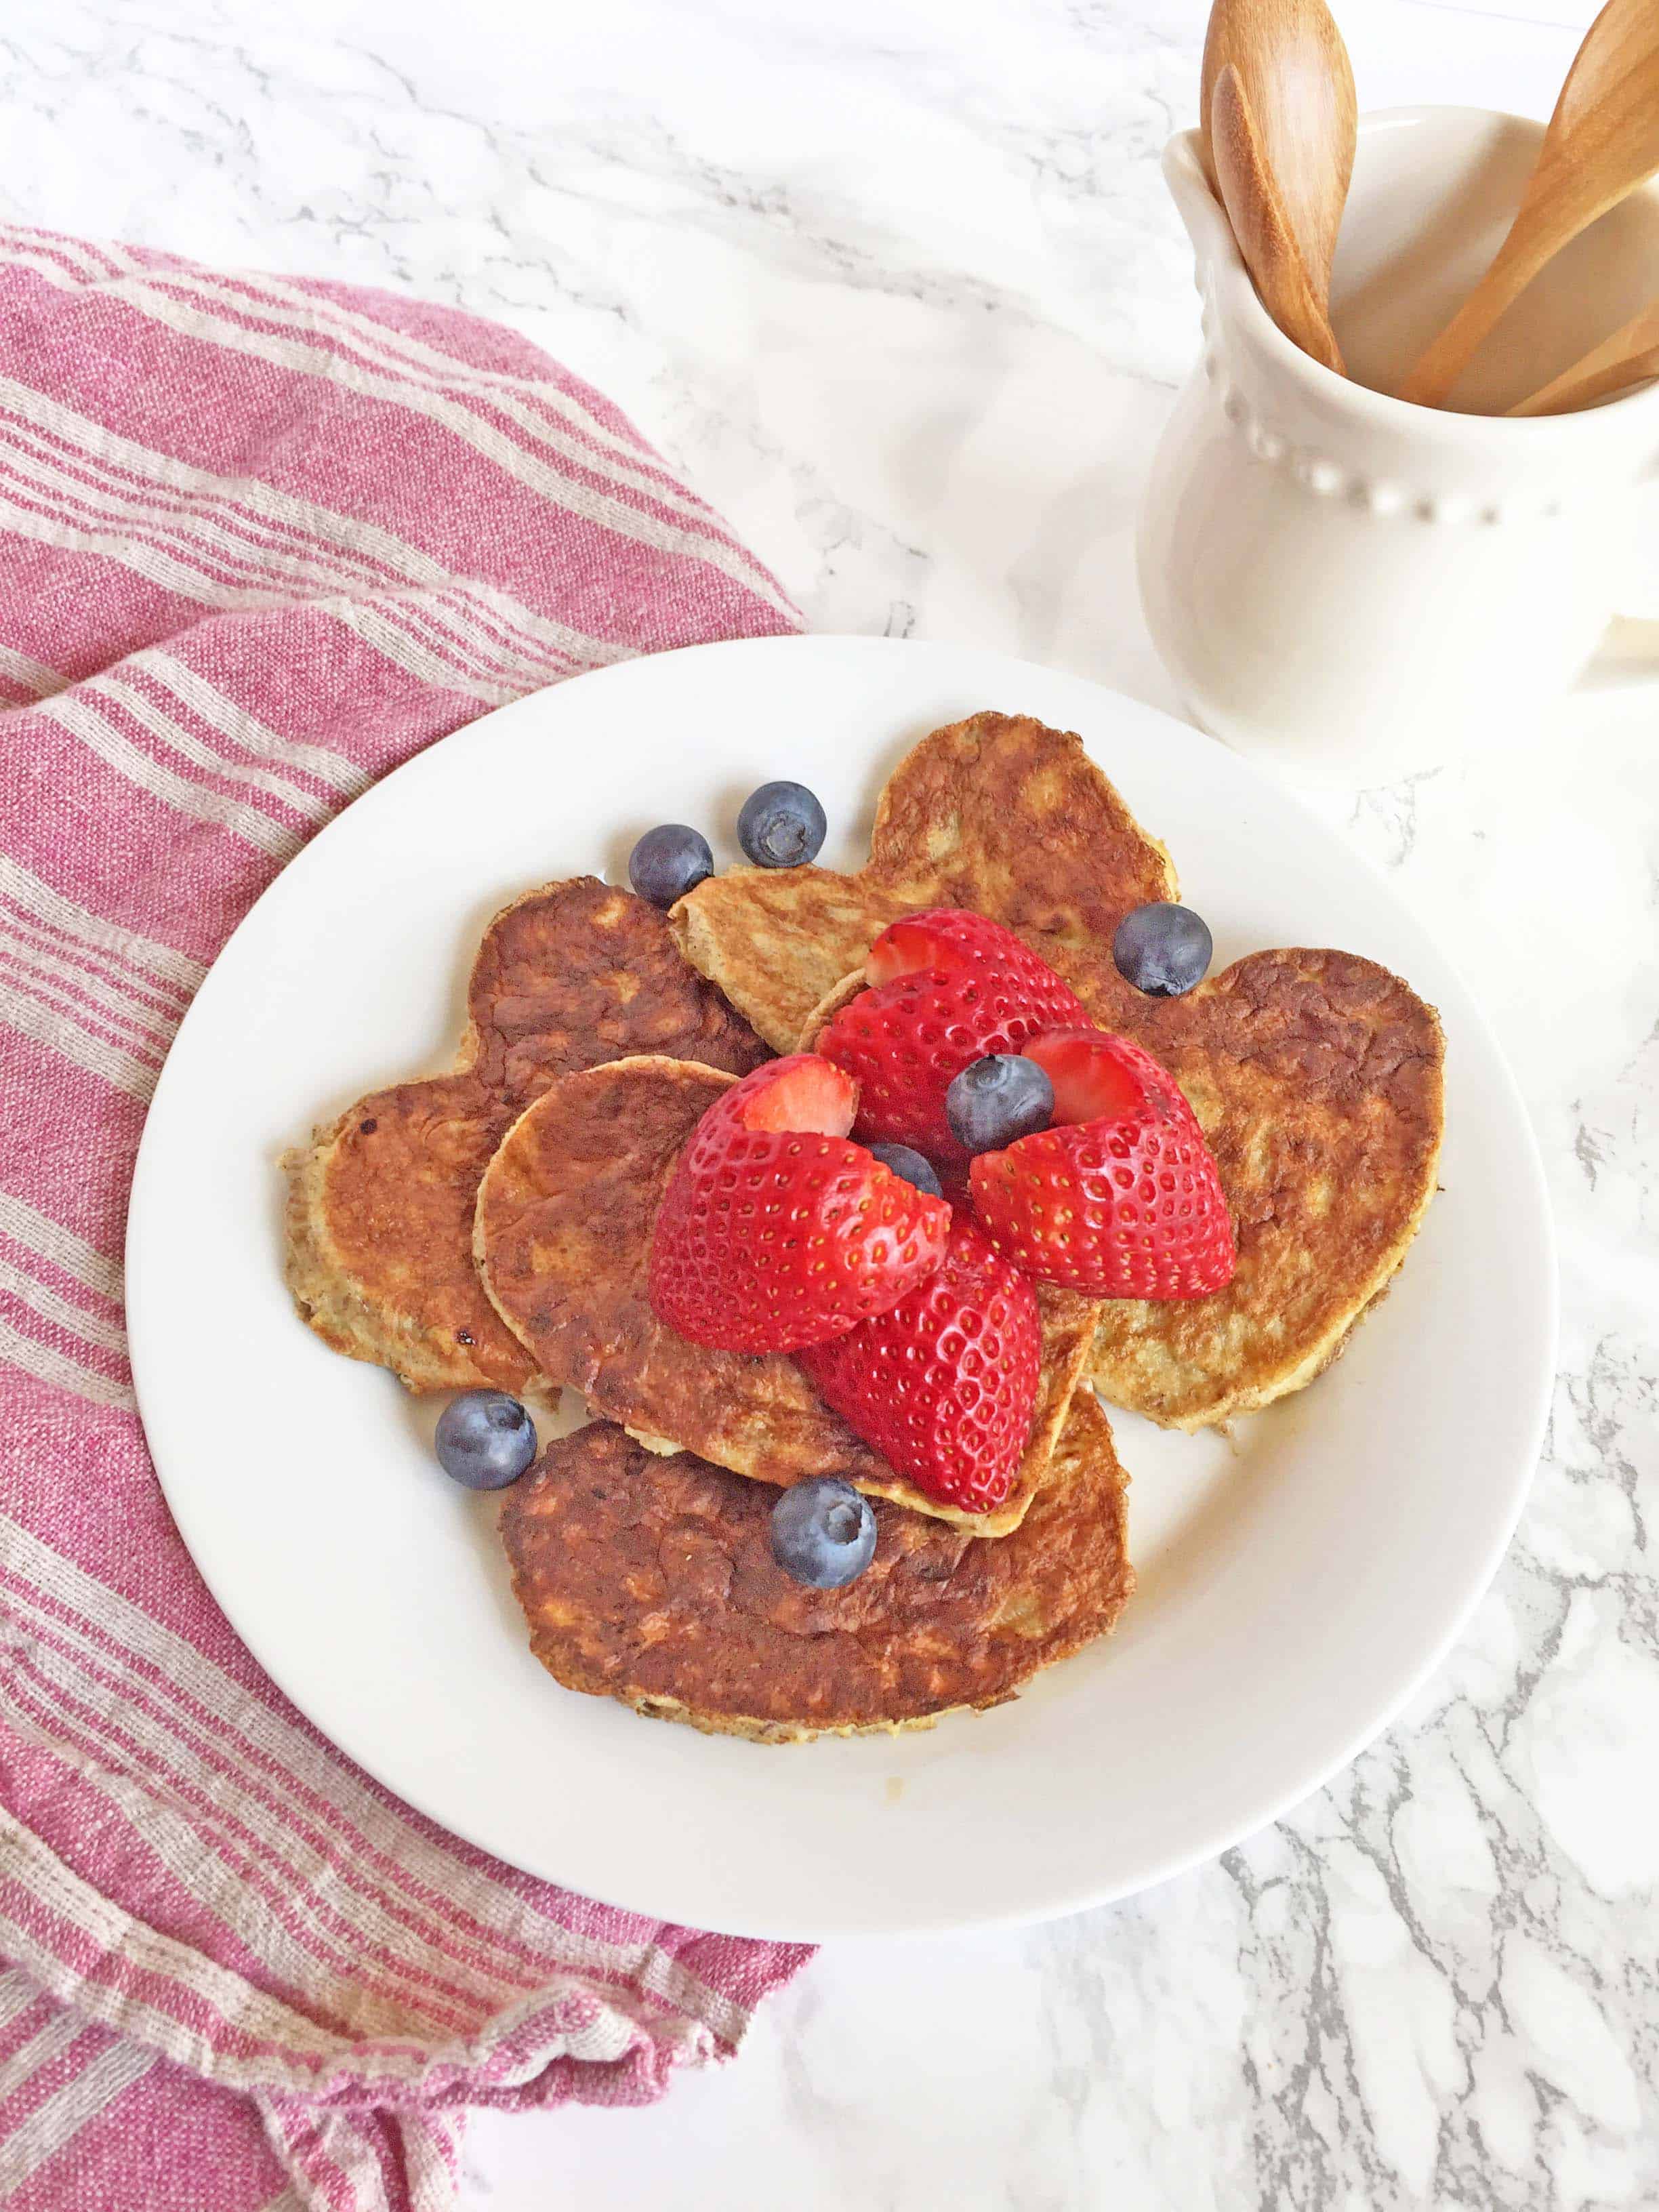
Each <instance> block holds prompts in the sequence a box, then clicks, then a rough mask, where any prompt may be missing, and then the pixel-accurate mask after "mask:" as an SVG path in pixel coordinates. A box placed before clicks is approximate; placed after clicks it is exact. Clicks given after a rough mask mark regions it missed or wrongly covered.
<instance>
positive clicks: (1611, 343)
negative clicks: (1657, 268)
mask: <svg viewBox="0 0 1659 2212" xmlns="http://www.w3.org/2000/svg"><path fill="white" fill-rule="evenodd" d="M1650 376H1659V301H1656V302H1655V303H1654V305H1653V306H1652V307H1644V308H1643V310H1642V312H1641V313H1640V314H1639V315H1632V317H1631V319H1630V320H1629V321H1628V322H1627V323H1626V325H1624V327H1623V328H1622V329H1621V330H1617V331H1614V332H1613V336H1612V337H1610V338H1603V339H1602V341H1601V344H1600V345H1599V346H1593V347H1592V348H1591V349H1590V350H1589V353H1587V354H1585V355H1584V356H1583V357H1582V359H1580V360H1578V361H1576V362H1574V363H1573V365H1572V367H1571V368H1564V369H1563V370H1562V372H1561V374H1560V375H1559V376H1557V377H1552V379H1551V380H1550V381H1549V382H1548V383H1547V384H1546V385H1543V386H1541V387H1540V389H1539V390H1538V391H1536V392H1534V393H1533V395H1532V397H1531V398H1529V399H1522V400H1518V401H1517V402H1516V404H1515V405H1514V406H1513V407H1511V408H1510V409H1509V410H1507V411H1508V412H1509V413H1510V414H1511V415H1567V414H1571V411H1572V410H1573V409H1574V408H1575V407H1587V406H1588V405H1589V403H1590V401H1591V400H1592V399H1605V398H1606V397H1607V394H1608V392H1617V391H1619V390H1620V388H1621V387H1622V386H1625V385H1627V384H1641V383H1644V382H1645V380H1647V379H1648V378H1649V377H1650Z"/></svg>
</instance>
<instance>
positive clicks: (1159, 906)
mask: <svg viewBox="0 0 1659 2212" xmlns="http://www.w3.org/2000/svg"><path fill="white" fill-rule="evenodd" d="M1214 951H1215V946H1214V945H1213V944H1212V941H1211V938H1210V933H1209V930H1208V928H1207V927H1206V924H1205V922H1204V921H1203V919H1202V917H1201V916H1200V915H1195V914H1194V912H1193V910H1192V908H1191V907H1189V906H1176V904H1175V903H1174V902H1173V901H1172V900H1170V899H1154V900H1153V902H1152V904H1151V905H1150V906H1138V907H1135V908H1133V910H1132V911H1131V912H1130V913H1128V914H1126V915H1124V917H1123V919H1122V921H1121V922H1119V924H1118V926H1117V934H1116V935H1115V937H1114V938H1113V939H1112V957H1113V959H1114V960H1115V961H1116V963H1117V972H1118V974H1119V975H1121V976H1122V978H1123V980H1124V981H1125V982H1126V983H1133V985H1134V987H1135V988H1136V990H1137V991H1145V992H1146V994H1147V996H1148V997H1149V998H1153V999H1178V998H1180V997H1181V995H1182V993H1183V992H1186V991H1190V990H1191V989H1192V987H1193V986H1194V983H1201V982H1202V981H1203V980H1204V978H1205V976H1206V975H1207V974H1208V972H1209V966H1210V958H1211V955H1212V953H1213V952H1214Z"/></svg>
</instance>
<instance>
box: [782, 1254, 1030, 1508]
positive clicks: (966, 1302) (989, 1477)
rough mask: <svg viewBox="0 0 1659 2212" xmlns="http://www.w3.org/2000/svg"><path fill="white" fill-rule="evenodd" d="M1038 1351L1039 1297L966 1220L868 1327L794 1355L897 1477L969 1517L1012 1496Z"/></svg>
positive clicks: (861, 1326)
mask: <svg viewBox="0 0 1659 2212" xmlns="http://www.w3.org/2000/svg"><path fill="white" fill-rule="evenodd" d="M796 1358H797V1359H798V1361H799V1364H800V1366H801V1367H802V1368H803V1369H804V1370H805V1373H806V1375H807V1376H808V1378H809V1379H810V1380H811V1383H812V1385H813V1387H814V1389H816V1390H817V1393H818V1395H820V1397H822V1398H823V1401H825V1403H826V1404H827V1405H829V1406H832V1407H834V1408H835V1410H836V1413H839V1414H840V1415H841V1416H842V1419H843V1420H845V1421H847V1422H848V1423H850V1425H852V1426H853V1427H854V1429H856V1430H857V1431H858V1432H859V1434H860V1436H861V1437H863V1438H864V1440H865V1442H866V1443H867V1444H871V1445H872V1446H873V1447H874V1449H876V1450H877V1451H878V1452H879V1453H880V1454H881V1455H882V1456H883V1458H884V1459H885V1460H886V1462H887V1463H888V1465H889V1466H890V1468H892V1469H893V1471H894V1473H895V1474H902V1475H905V1476H907V1477H908V1479H909V1480H910V1481H912V1482H914V1483H915V1486H916V1487H917V1488H918V1489H919V1490H922V1491H925V1492H927V1496H928V1497H929V1498H937V1499H939V1502H940V1503H941V1504H946V1505H957V1506H960V1507H961V1508H962V1509H963V1511H964V1512H968V1513H988V1512H990V1511H991V1510H992V1509H993V1508H994V1507H995V1506H998V1505H1000V1504H1001V1503H1002V1501H1003V1499H1004V1498H1006V1496H1007V1495H1008V1491H1009V1486H1010V1485H1011V1484H1012V1480H1013V1476H1014V1470H1015V1468H1017V1467H1018V1465H1019V1462H1020V1459H1021V1456H1022V1455H1023V1454H1024V1449H1025V1443H1026V1439H1027V1437H1029V1436H1030V1430H1031V1414H1032V1410H1033V1408H1034V1407H1036V1394H1037V1370H1038V1368H1039V1365H1040V1364H1041V1361H1042V1329H1041V1326H1040V1324H1039V1322H1038V1318H1037V1302H1036V1291H1034V1290H1033V1289H1032V1288H1031V1285H1030V1283H1029V1282H1027V1280H1026V1279H1025V1278H1024V1275H1022V1274H1021V1273H1019V1272H1018V1269H1017V1268H1015V1267H1011V1266H1010V1265H1009V1263H1008V1262H1007V1261H1006V1260H1004V1259H1001V1258H1000V1257H999V1255H997V1254H996V1253H995V1252H994V1251H993V1250H992V1249H991V1247H990V1245H989V1244H988V1243H987V1241H986V1239H985V1237H983V1236H982V1235H981V1232H980V1231H979V1230H978V1229H976V1228H975V1226H974V1224H973V1223H972V1222H971V1221H970V1220H969V1218H968V1217H967V1216H966V1215H965V1214H963V1215H959V1216H958V1217H957V1220H956V1221H955V1223H954V1224H953V1225H952V1227H951V1241H950V1244H949V1246H948V1248H947V1249H946V1251H945V1261H944V1265H943V1266H942V1267H940V1268H939V1272H938V1273H936V1274H933V1275H930V1276H929V1277H928V1278H927V1281H926V1282H923V1283H920V1284H918V1285H917V1286H916V1287H915V1289H914V1290H912V1291H907V1292H906V1293H905V1295H904V1297H902V1298H901V1299H900V1300H899V1302H898V1304H896V1305H895V1306H892V1307H890V1309H889V1310H888V1311H887V1312H885V1313H884V1314H880V1315H878V1316H877V1317H876V1319H875V1320H873V1321H866V1322H860V1323H859V1326H858V1327H857V1328H854V1329H849V1330H848V1334H846V1335H845V1336H838V1337H836V1339H835V1340H833V1341H832V1342H831V1343H829V1344H816V1345H812V1346H810V1347H809V1348H808V1349H807V1350H805V1351H804V1352H798V1353H797V1354H796Z"/></svg>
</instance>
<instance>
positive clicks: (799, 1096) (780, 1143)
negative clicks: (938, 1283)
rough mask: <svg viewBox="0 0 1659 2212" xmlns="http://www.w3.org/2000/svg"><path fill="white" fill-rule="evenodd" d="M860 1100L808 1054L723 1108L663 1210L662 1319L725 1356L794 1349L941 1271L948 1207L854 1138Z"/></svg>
mask: <svg viewBox="0 0 1659 2212" xmlns="http://www.w3.org/2000/svg"><path fill="white" fill-rule="evenodd" d="M858 1095H859V1093H858V1085H857V1084H856V1083H854V1081H853V1079H852V1078H851V1077H850V1076H848V1075H846V1074H844V1073H842V1070H841V1069H840V1068H838V1067H834V1066H831V1065H830V1063H829V1061H828V1060H820V1059H819V1058H817V1055H816V1054H812V1053H805V1052H803V1053H793V1054H790V1056H789V1057H788V1058H787V1059H786V1060H768V1061H767V1062H766V1064H765V1066H763V1067H757V1068H756V1070H755V1071H754V1073H752V1074H751V1075H745V1076H744V1079H743V1080H742V1082H741V1083H734V1084H733V1085H732V1088H731V1089H730V1090H729V1091H726V1092H725V1093H724V1094H723V1095H722V1096H721V1097H720V1098H718V1099H716V1101H715V1102H714V1104H713V1105H712V1106H711V1107H710V1108H709V1109H708V1112H707V1113H706V1114H705V1115H703V1117H702V1121H699V1122H698V1124H697V1126H696V1128H695V1129H694V1130H693V1131H692V1133H691V1141H690V1144H688V1145H687V1146H686V1148H685V1150H684V1152H682V1153H681V1154H680V1157H679V1159H678V1163H677V1164H676V1165H675V1168H674V1172H673V1174H672V1175H671V1177H670V1178H669V1183H668V1188H667V1190H666V1192H665V1194H664V1197H663V1201H662V1204H661V1206H660V1207H659V1209H658V1212H657V1221H656V1227H655V1230H654V1231H653V1236H652V1240H651V1273H650V1289H651V1304H652V1306H653V1309H654V1310H655V1311H656V1313H657V1315H658V1317H659V1319H660V1320H662V1321H665V1322H667V1323H668V1325H669V1327H670V1328H675V1329H678V1331H679V1333H680V1334H681V1335H682V1336H684V1337H689V1338H690V1340H691V1341H692V1343H694V1344H708V1345H714V1346H716V1347H717V1348H718V1349H720V1351H723V1352H793V1351H796V1350H797V1349H799V1346H802V1345H804V1344H816V1343H817V1342H819V1341H820V1340H822V1339H823V1338H824V1337H829V1336H836V1335H839V1334H841V1333H842V1331H843V1330H846V1329H849V1328H852V1327H853V1326H854V1323H855V1322H861V1321H864V1320H866V1319H867V1318H868V1316H870V1315H872V1314H878V1313H884V1312H885V1311H886V1310H887V1309H888V1307H889V1306H890V1305H892V1304H894V1303H895V1301H896V1300H897V1299H898V1298H901V1297H903V1295H904V1293H905V1292H906V1291H908V1290H909V1289H910V1288H911V1287H912V1285H914V1284H915V1283H918V1282H920V1281H921V1279H922V1278H923V1276H925V1275H931V1274H932V1273H933V1271H934V1269H935V1268H936V1267H938V1266H939V1261H940V1259H941V1258H942V1257H943V1255H944V1252H945V1239H946V1237H948V1236H949V1234H950V1227H951V1209H950V1207H949V1206H947V1205H946V1204H945V1201H944V1200H943V1199H939V1198H930V1197H928V1196H927V1194H926V1193H925V1192H924V1191H920V1190H918V1189H917V1188H915V1184H914V1183H908V1182H904V1181H903V1179H902V1177H901V1176H896V1175H894V1174H893V1173H892V1171H891V1170H890V1169H888V1168H885V1167H884V1166H883V1165H882V1164H881V1162H880V1161H879V1160H878V1159H873V1158H872V1157H871V1155H870V1154H869V1153H868V1152H866V1150H865V1149H864V1147H863V1146H862V1145H854V1144H850V1143H849V1142H848V1137H847V1132H848V1130H849V1129H850V1128H851V1127H852V1126H853V1117H854V1113H855V1112H856V1110H857V1107H858Z"/></svg>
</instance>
